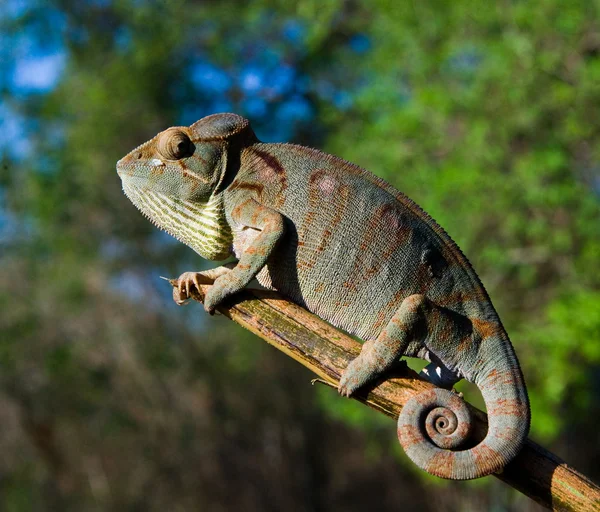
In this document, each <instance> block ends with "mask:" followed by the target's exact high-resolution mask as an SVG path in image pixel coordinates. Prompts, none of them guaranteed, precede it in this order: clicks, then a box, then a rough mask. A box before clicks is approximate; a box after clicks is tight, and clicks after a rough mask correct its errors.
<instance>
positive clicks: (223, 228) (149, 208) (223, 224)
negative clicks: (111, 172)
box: [123, 181, 233, 260]
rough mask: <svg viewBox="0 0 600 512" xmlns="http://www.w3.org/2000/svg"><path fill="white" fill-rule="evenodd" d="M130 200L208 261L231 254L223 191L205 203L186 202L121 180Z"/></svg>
mask: <svg viewBox="0 0 600 512" xmlns="http://www.w3.org/2000/svg"><path fill="white" fill-rule="evenodd" d="M123 191H124V192H125V194H126V195H127V197H128V198H129V199H130V200H131V202H132V203H133V204H134V205H135V206H136V207H137V208H138V209H139V210H140V211H141V212H142V213H143V214H144V216H145V217H147V218H148V219H149V220H150V221H151V222H152V223H153V224H155V225H156V226H157V227H159V228H161V229H163V230H165V231H166V232H167V233H169V234H170V235H172V236H174V237H175V238H176V239H177V240H179V241H180V242H183V243H184V244H186V245H188V246H189V247H191V248H192V249H194V251H196V252H197V253H198V254H199V255H200V256H202V257H203V258H206V259H208V260H223V259H226V258H227V257H229V256H230V255H231V244H232V241H233V235H232V232H231V229H230V227H229V224H228V223H227V220H226V218H225V212H224V207H223V196H222V194H216V195H213V196H211V197H210V199H209V200H208V201H207V202H205V203H202V202H197V201H186V200H182V199H177V198H173V197H169V196H167V195H165V194H161V193H160V192H153V191H151V190H148V189H144V190H140V189H139V188H137V187H136V186H134V185H128V184H126V182H125V181H124V182H123Z"/></svg>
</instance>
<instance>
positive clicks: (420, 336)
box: [339, 294, 468, 396]
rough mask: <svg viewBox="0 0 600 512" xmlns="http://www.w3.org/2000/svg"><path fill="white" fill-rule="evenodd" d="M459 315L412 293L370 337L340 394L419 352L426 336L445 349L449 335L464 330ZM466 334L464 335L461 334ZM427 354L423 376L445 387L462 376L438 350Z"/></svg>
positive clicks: (344, 378)
mask: <svg viewBox="0 0 600 512" xmlns="http://www.w3.org/2000/svg"><path fill="white" fill-rule="evenodd" d="M459 316H460V315H457V314H456V313H452V312H450V311H448V310H446V309H444V308H441V307H439V306H437V305H436V304H434V303H433V302H432V301H430V300H429V299H428V298H427V297H425V295H421V294H415V295H410V296H409V297H407V298H406V299H404V301H402V304H401V305H400V308H398V311H397V312H396V313H395V314H394V316H393V317H392V318H391V320H390V321H389V322H388V324H387V325H386V327H385V328H384V329H383V331H381V333H380V334H379V336H378V337H377V338H376V339H374V340H369V341H367V342H366V343H365V344H364V345H363V347H362V350H361V353H360V355H359V356H358V357H357V358H356V359H354V360H353V361H352V362H351V363H350V364H349V365H348V367H347V368H346V370H345V371H344V373H343V375H342V378H341V380H340V386H339V392H340V394H341V395H343V396H350V395H351V394H352V393H354V392H355V391H356V390H358V389H359V388H361V387H362V386H364V385H365V384H367V383H369V382H371V381H373V380H375V379H377V378H378V377H380V376H382V375H383V374H384V373H386V372H388V371H389V370H390V369H391V368H392V367H393V366H394V365H395V364H397V362H398V360H399V358H400V357H402V356H404V355H411V356H412V355H417V354H416V352H418V349H420V348H422V347H424V342H425V340H426V339H427V340H428V344H431V345H435V346H436V348H437V347H440V350H439V352H445V350H444V348H445V347H444V341H446V342H447V341H448V338H449V337H450V339H451V340H452V339H456V337H455V335H456V334H459V331H463V329H462V326H463V322H461V321H457V319H456V318H455V317H459ZM461 318H463V319H464V317H461ZM464 320H466V319H464ZM467 322H468V320H467ZM462 337H463V336H462V335H461V336H460V338H462ZM436 338H441V339H436ZM460 338H459V339H460ZM430 348H433V347H430ZM407 349H408V350H407ZM448 349H450V350H452V349H451V347H447V348H446V350H448ZM407 352H408V353H407ZM426 352H429V351H426ZM427 356H428V357H427V358H428V359H429V360H430V361H431V364H429V365H428V366H426V367H425V368H424V369H423V371H422V372H421V375H422V376H424V377H426V378H427V379H428V380H430V381H431V382H433V383H434V384H435V385H436V386H439V387H444V388H452V386H453V385H454V384H455V383H456V382H457V381H459V380H460V377H459V376H458V375H457V374H456V373H455V372H453V371H451V370H450V369H448V368H447V367H446V366H445V365H444V363H443V362H442V361H441V360H440V358H439V357H438V356H437V355H436V354H434V353H433V352H431V353H428V354H427Z"/></svg>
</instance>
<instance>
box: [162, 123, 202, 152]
mask: <svg viewBox="0 0 600 512" xmlns="http://www.w3.org/2000/svg"><path fill="white" fill-rule="evenodd" d="M195 149H196V147H195V146H194V143H193V142H192V141H191V140H190V138H189V136H188V134H187V133H185V132H184V131H183V130H182V129H181V128H177V127H173V128H169V129H168V130H165V131H164V132H162V133H161V134H160V137H159V139H158V152H159V153H160V156H162V157H163V158H165V159H167V160H181V159H182V158H187V157H189V156H192V155H193V154H194V151H195Z"/></svg>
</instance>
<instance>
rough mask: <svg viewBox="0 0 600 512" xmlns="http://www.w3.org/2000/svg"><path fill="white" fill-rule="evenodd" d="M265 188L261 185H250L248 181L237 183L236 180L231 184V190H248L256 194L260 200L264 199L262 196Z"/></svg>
mask: <svg viewBox="0 0 600 512" xmlns="http://www.w3.org/2000/svg"><path fill="white" fill-rule="evenodd" d="M264 188H265V186H264V185H263V184H261V183H249V182H247V181H237V180H235V181H234V182H233V183H232V184H231V190H248V191H250V192H255V195H256V198H257V199H258V200H261V199H262V194H263V190H264Z"/></svg>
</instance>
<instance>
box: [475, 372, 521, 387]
mask: <svg viewBox="0 0 600 512" xmlns="http://www.w3.org/2000/svg"><path fill="white" fill-rule="evenodd" d="M514 382H515V375H514V373H513V372H512V371H511V370H504V371H501V372H499V371H498V370H492V371H490V373H488V375H487V376H486V377H485V379H484V380H483V382H482V385H483V386H486V387H489V388H496V387H500V386H506V385H509V386H512V385H514Z"/></svg>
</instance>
